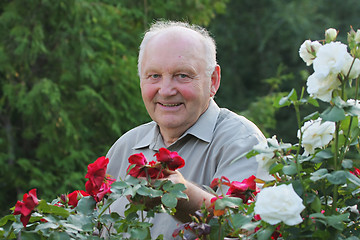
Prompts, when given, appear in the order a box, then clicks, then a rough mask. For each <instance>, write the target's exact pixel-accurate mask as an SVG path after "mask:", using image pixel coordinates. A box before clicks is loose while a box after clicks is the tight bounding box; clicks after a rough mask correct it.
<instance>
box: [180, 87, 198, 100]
mask: <svg viewBox="0 0 360 240" xmlns="http://www.w3.org/2000/svg"><path fill="white" fill-rule="evenodd" d="M178 92H179V94H180V95H181V96H182V97H183V98H184V99H187V100H189V99H194V98H196V97H197V96H198V95H199V90H198V89H194V88H186V87H185V88H179V89H178Z"/></svg>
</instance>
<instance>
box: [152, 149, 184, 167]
mask: <svg viewBox="0 0 360 240" xmlns="http://www.w3.org/2000/svg"><path fill="white" fill-rule="evenodd" d="M154 156H156V159H157V161H158V162H161V163H165V164H166V166H167V168H168V169H169V170H172V171H174V170H176V169H178V168H182V167H184V166H185V161H184V159H182V158H181V157H180V156H179V155H178V153H177V152H170V151H169V150H168V149H166V148H160V149H159V152H158V153H155V155H154Z"/></svg>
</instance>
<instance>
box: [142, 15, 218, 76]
mask: <svg viewBox="0 0 360 240" xmlns="http://www.w3.org/2000/svg"><path fill="white" fill-rule="evenodd" d="M162 37H166V39H171V38H173V39H174V40H180V39H182V40H184V41H188V44H192V45H194V46H196V47H201V48H203V51H202V52H203V53H204V54H203V56H200V57H202V58H203V59H204V61H205V63H206V72H207V74H208V75H211V74H212V72H213V71H214V68H215V66H216V64H217V63H216V46H215V41H214V39H213V38H212V37H211V36H210V35H209V33H208V32H207V31H206V29H204V28H201V27H199V26H196V25H189V24H188V23H184V22H172V21H158V22H156V23H154V24H153V25H152V26H151V27H150V29H149V30H148V31H147V32H146V33H145V36H144V38H143V41H142V42H141V45H140V50H139V57H138V73H139V75H140V73H141V65H142V60H143V57H144V52H145V50H146V48H147V47H148V44H149V43H150V42H151V41H152V40H156V41H159V39H160V38H162ZM167 43H168V44H171V42H167ZM164 44H165V43H164ZM164 48H166V44H165V45H164Z"/></svg>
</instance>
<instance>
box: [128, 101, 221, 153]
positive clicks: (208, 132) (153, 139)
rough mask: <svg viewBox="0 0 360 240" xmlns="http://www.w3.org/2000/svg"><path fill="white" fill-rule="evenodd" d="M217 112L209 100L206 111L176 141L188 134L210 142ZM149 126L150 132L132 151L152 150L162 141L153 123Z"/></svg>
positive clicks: (156, 126)
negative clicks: (146, 148) (148, 148)
mask: <svg viewBox="0 0 360 240" xmlns="http://www.w3.org/2000/svg"><path fill="white" fill-rule="evenodd" d="M219 112H220V108H219V107H218V105H217V104H216V103H215V101H214V100H213V99H212V98H211V99H210V103H209V107H208V109H207V110H206V111H205V112H204V113H203V114H202V115H201V116H200V117H199V119H198V120H197V121H196V123H195V124H194V125H193V126H191V127H190V128H189V129H188V130H187V131H186V132H185V133H184V134H183V135H182V136H181V137H180V138H179V139H178V140H177V141H179V140H180V139H182V138H183V137H185V136H186V135H188V134H190V135H193V136H195V137H197V138H198V139H201V140H203V141H205V142H210V141H211V139H212V137H213V133H214V129H215V125H216V121H217V118H218V116H219ZM151 125H152V128H151V130H150V131H149V132H148V133H147V134H146V135H145V136H144V137H143V138H142V139H141V140H140V141H139V142H138V143H137V144H136V145H135V146H134V147H133V149H140V148H145V147H149V146H150V148H153V147H154V146H158V145H159V142H158V141H159V140H160V139H161V140H162V138H161V135H160V131H159V127H158V125H157V124H156V123H155V122H152V123H151ZM177 141H176V142H177ZM176 142H175V143H176ZM173 144H174V143H173Z"/></svg>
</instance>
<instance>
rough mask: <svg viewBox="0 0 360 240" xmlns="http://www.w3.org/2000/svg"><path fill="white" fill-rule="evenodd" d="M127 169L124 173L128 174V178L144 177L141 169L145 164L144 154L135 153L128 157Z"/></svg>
mask: <svg viewBox="0 0 360 240" xmlns="http://www.w3.org/2000/svg"><path fill="white" fill-rule="evenodd" d="M128 160H129V163H130V165H129V167H128V168H127V169H126V172H128V174H129V175H130V176H133V177H145V176H146V174H145V172H144V171H143V168H144V167H145V165H146V164H147V160H146V158H145V156H144V154H142V153H136V154H133V155H131V156H130V157H129V159H128Z"/></svg>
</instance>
